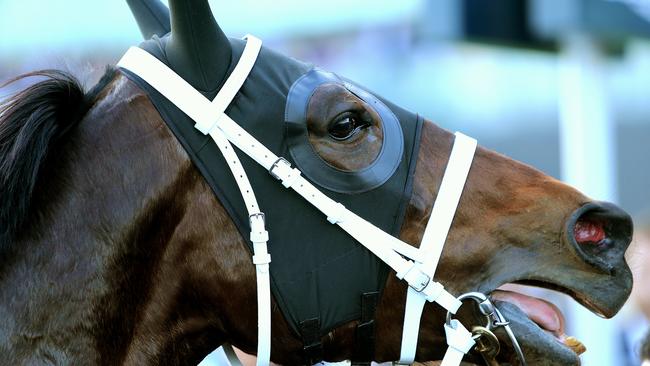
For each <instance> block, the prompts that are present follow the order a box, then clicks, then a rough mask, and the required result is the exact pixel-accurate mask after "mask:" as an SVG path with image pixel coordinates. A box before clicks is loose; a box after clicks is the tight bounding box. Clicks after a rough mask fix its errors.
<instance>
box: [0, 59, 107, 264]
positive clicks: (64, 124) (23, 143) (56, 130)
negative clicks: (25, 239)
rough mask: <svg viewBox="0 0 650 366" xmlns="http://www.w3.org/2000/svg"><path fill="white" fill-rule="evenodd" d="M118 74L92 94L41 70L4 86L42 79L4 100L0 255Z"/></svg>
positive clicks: (0, 109) (66, 77)
mask: <svg viewBox="0 0 650 366" xmlns="http://www.w3.org/2000/svg"><path fill="white" fill-rule="evenodd" d="M114 75H115V69H113V68H108V69H107V71H106V73H105V74H104V76H103V77H102V78H101V80H100V82H99V83H97V84H96V85H95V86H94V87H93V88H92V89H91V90H90V91H85V90H84V88H83V86H82V85H81V83H80V82H79V81H78V80H77V79H76V78H75V77H74V76H72V75H71V74H69V73H67V72H64V71H59V70H41V71H35V72H31V73H27V74H24V75H21V76H18V77H16V78H14V79H12V80H9V81H8V82H7V83H5V84H3V85H2V86H0V87H5V86H7V85H9V84H12V83H14V82H17V81H20V80H24V79H27V78H30V77H41V78H44V80H41V81H38V82H36V83H34V84H33V85H31V86H29V87H27V88H26V89H24V90H22V91H19V92H18V93H16V94H13V95H11V96H9V97H8V98H7V99H5V100H3V101H1V102H0V254H2V255H4V253H5V251H6V250H8V249H9V248H10V243H11V242H13V241H14V240H15V238H16V236H17V235H18V234H19V233H20V232H21V230H23V229H24V226H25V223H26V221H27V217H28V216H29V214H30V211H31V210H32V209H34V208H33V207H31V206H32V196H33V193H34V189H35V187H36V186H37V184H39V178H40V176H41V175H42V174H41V172H42V170H43V169H42V168H43V167H44V165H45V162H46V161H47V160H48V159H51V158H54V157H55V156H56V155H57V148H58V146H59V145H60V143H61V142H63V141H64V140H65V138H66V136H67V135H68V133H69V132H70V131H71V130H73V129H74V127H75V126H77V124H78V123H79V122H80V121H81V120H82V118H83V116H84V115H85V114H86V112H88V110H89V109H90V107H91V106H92V105H93V104H94V103H95V101H96V99H97V96H98V95H99V93H100V92H101V91H102V90H103V89H104V87H105V86H106V85H107V84H108V82H110V81H111V80H112V79H113V77H114Z"/></svg>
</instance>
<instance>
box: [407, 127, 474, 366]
mask: <svg viewBox="0 0 650 366" xmlns="http://www.w3.org/2000/svg"><path fill="white" fill-rule="evenodd" d="M475 152H476V140H475V139H473V138H470V137H467V136H465V135H463V134H461V133H458V132H457V133H456V139H455V141H454V147H453V148H452V150H451V155H450V156H449V162H448V163H447V168H446V169H445V175H444V176H443V178H442V183H440V189H439V190H438V195H437V198H436V201H435V203H434V204H433V208H432V209H431V215H430V216H429V220H428V221H427V226H426V228H425V229H424V236H422V242H421V243H420V251H422V252H424V253H425V258H426V261H425V262H424V263H422V264H420V269H421V270H422V271H423V272H424V273H426V274H427V275H429V276H431V278H433V277H434V275H435V273H436V268H437V267H438V262H439V261H440V256H441V255H442V249H443V248H444V246H445V240H446V239H447V235H448V234H449V229H450V228H451V223H452V221H453V219H454V215H455V213H456V209H457V207H458V203H459V202H460V197H461V195H462V194H463V188H464V187H465V182H466V181H467V175H468V174H469V169H470V167H471V166H472V161H473V160H474V153H475ZM426 300H427V299H426V298H425V297H424V296H422V293H420V292H417V291H414V290H413V288H411V287H409V288H408V292H407V294H406V307H405V310H404V328H403V330H402V349H401V353H400V360H399V363H400V364H410V363H413V360H414V359H415V351H416V349H417V344H418V334H419V330H420V318H421V315H422V310H423V309H424V303H425V302H426Z"/></svg>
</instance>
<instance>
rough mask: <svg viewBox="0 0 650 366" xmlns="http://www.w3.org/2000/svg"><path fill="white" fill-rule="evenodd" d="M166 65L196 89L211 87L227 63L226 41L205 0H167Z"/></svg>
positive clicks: (216, 85)
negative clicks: (168, 25) (167, 38)
mask: <svg viewBox="0 0 650 366" xmlns="http://www.w3.org/2000/svg"><path fill="white" fill-rule="evenodd" d="M169 8H170V10H171V37H170V39H169V41H168V42H167V44H166V46H165V52H166V53H167V60H168V61H169V63H170V65H171V66H172V68H173V69H174V71H176V73H178V75H180V76H181V77H182V78H183V79H185V80H186V81H187V82H188V83H190V84H191V85H192V86H193V87H195V88H196V89H198V90H200V91H214V90H215V89H216V88H217V87H218V86H219V85H221V81H222V80H223V78H224V77H225V76H226V72H227V71H228V68H229V67H230V58H231V57H232V50H231V48H230V42H229V41H228V38H227V37H226V35H225V34H224V33H223V31H222V30H221V28H219V25H218V24H217V22H216V21H215V20H214V16H213V15H212V11H211V10H210V4H208V0H169Z"/></svg>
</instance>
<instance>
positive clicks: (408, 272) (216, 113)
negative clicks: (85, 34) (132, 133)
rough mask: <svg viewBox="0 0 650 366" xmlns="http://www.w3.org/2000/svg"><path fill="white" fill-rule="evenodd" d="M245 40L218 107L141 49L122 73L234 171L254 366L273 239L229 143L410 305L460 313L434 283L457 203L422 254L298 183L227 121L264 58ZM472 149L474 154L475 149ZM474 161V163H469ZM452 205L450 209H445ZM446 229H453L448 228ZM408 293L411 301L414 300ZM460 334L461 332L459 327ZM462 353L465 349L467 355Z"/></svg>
mask: <svg viewBox="0 0 650 366" xmlns="http://www.w3.org/2000/svg"><path fill="white" fill-rule="evenodd" d="M247 38H248V42H247V43H246V48H245V49H244V53H243V54H242V57H241V59H240V61H239V63H238V65H237V67H236V68H235V70H234V71H233V73H232V75H231V76H230V77H229V79H228V80H227V81H226V83H225V85H224V87H223V89H222V90H220V91H219V94H218V95H217V96H216V98H215V99H214V101H210V100H208V99H206V98H205V97H204V96H203V95H202V94H200V93H199V92H198V91H196V90H195V89H194V88H193V87H192V86H191V85H189V84H188V83H187V82H186V81H185V80H183V79H182V78H181V77H180V76H178V75H177V74H176V73H175V72H174V71H172V70H171V69H169V68H168V67H167V66H166V65H165V64H163V63H162V62H161V61H159V60H158V59H156V58H155V57H154V56H152V55H150V54H149V53H147V52H146V51H144V50H141V49H139V48H136V47H132V48H130V49H129V50H128V51H127V53H126V54H125V55H124V57H122V59H121V60H120V62H119V63H118V66H119V67H122V68H124V69H127V70H129V71H131V72H133V73H134V74H136V75H138V76H139V77H140V78H142V79H143V80H144V81H146V82H147V83H148V84H149V85H151V86H152V87H154V88H155V89H156V90H158V92H160V93H161V94H162V95H163V96H165V97H166V98H167V99H168V100H169V101H171V102H172V103H173V104H174V105H176V106H177V107H178V108H179V109H180V110H182V111H183V112H184V113H185V114H187V115H188V116H189V117H190V118H191V119H193V120H194V121H195V122H196V125H195V127H196V128H197V129H198V130H200V131H201V132H202V133H204V134H210V136H211V137H212V138H213V139H214V140H215V142H216V143H217V146H219V149H220V150H221V152H222V153H223V155H224V158H225V159H226V161H227V162H228V164H229V166H230V169H231V170H232V172H233V175H234V176H235V180H236V182H237V185H238V187H239V189H240V191H241V193H242V197H244V201H245V203H246V205H247V210H248V212H249V214H250V218H251V241H252V242H253V247H254V256H253V262H254V263H255V265H256V267H257V285H258V324H259V330H258V354H257V356H258V363H257V364H258V365H267V364H268V363H269V355H270V290H269V280H268V276H269V275H268V272H269V269H268V263H269V262H270V256H269V254H268V252H267V248H266V241H267V240H268V233H267V232H266V230H265V229H264V216H263V214H262V213H261V212H260V211H259V208H258V207H257V201H256V199H255V196H254V194H253V193H252V192H253V191H252V189H251V188H250V183H249V181H248V178H247V177H246V174H245V173H244V170H243V168H242V166H241V163H240V162H239V159H238V158H237V155H236V154H235V152H234V151H233V149H232V146H231V145H230V143H229V142H228V141H230V142H232V143H233V144H234V145H235V146H237V147H238V148H239V149H240V150H241V151H242V152H244V153H245V154H246V155H248V156H249V157H251V158H252V159H253V160H255V161H256V162H257V163H258V164H260V165H261V166H262V167H264V169H266V170H268V171H269V173H270V174H271V175H272V176H273V177H275V178H276V179H278V180H279V181H281V183H282V185H283V186H284V187H286V188H291V189H293V190H294V191H296V192H297V193H298V194H299V195H301V196H302V197H303V198H305V199H306V200H307V201H308V202H309V203H311V204H312V205H313V206H314V207H316V208H317V209H318V210H320V211H321V212H323V213H324V214H325V216H326V217H327V220H328V221H329V222H330V223H332V224H336V225H338V226H340V227H341V228H342V229H343V230H345V231H346V232H347V233H348V234H350V235H351V236H352V237H354V238H355V239H356V240H357V241H358V242H359V243H361V244H362V245H364V246H365V247H366V248H368V249H369V250H370V251H371V252H372V253H373V254H374V255H376V256H377V257H378V258H380V259H381V260H382V261H384V262H385V263H386V264H388V265H389V266H390V267H391V268H392V269H393V270H394V271H395V272H396V274H397V277H398V278H400V279H404V280H405V281H406V282H407V283H408V285H409V295H408V297H407V299H409V298H413V299H417V300H414V301H415V302H421V303H422V304H424V302H425V301H430V302H433V301H435V302H437V303H438V304H439V305H440V306H442V307H443V308H445V309H446V310H447V311H449V312H451V313H456V311H457V310H458V308H459V307H460V305H461V302H460V301H459V300H458V299H456V298H455V297H454V296H453V295H451V294H450V293H448V292H447V291H446V290H445V289H444V287H443V286H442V285H441V284H440V283H438V282H435V281H433V275H434V274H435V268H436V266H437V262H438V260H439V257H440V253H441V251H442V246H443V245H444V240H445V238H446V236H447V231H448V230H449V226H450V224H451V220H452V219H453V215H454V212H455V207H456V205H457V203H458V199H459V197H451V198H449V199H443V197H446V196H445V195H444V194H443V192H442V188H441V192H440V193H439V194H438V199H437V200H436V206H438V205H440V206H441V208H440V209H439V210H440V211H441V213H440V215H441V216H440V218H438V217H437V216H434V214H436V212H438V211H437V210H436V208H435V207H434V211H433V213H432V215H431V218H430V219H429V224H431V223H432V222H435V226H433V227H432V228H431V229H430V226H431V225H429V224H428V225H427V229H426V231H425V236H424V239H423V242H422V246H425V247H423V248H420V249H417V248H415V247H413V246H411V245H409V244H407V243H405V242H403V241H401V240H399V239H397V238H395V237H393V236H391V235H389V234H387V233H385V232H384V231H382V230H381V229H379V228H377V227H376V226H374V225H373V224H371V223H369V222H367V221H366V220H364V219H363V218H361V217H359V216H358V215H356V214H355V213H354V212H351V211H349V210H348V209H346V208H345V207H344V206H343V205H342V204H340V203H338V202H336V201H334V200H332V199H330V198H329V197H328V196H326V195H325V194H323V193H322V192H321V191H320V190H318V189H317V188H316V187H314V186H313V185H312V184H311V183H310V182H309V181H307V180H306V179H304V178H303V177H302V176H301V172H300V170H298V169H296V168H292V167H291V164H289V162H287V161H286V160H285V159H284V158H281V157H278V156H276V155H275V154H274V153H273V152H271V151H270V150H268V149H267V148H266V147H265V146H264V145H262V144H261V143H260V142H259V141H257V140H256V139H255V138H254V137H253V136H251V135H250V134H249V133H248V132H246V130H244V129H243V128H242V127H241V126H239V125H238V124H237V123H236V122H235V121H233V120H232V119H231V118H230V117H228V116H227V115H226V114H225V113H224V111H225V109H226V108H227V106H228V105H229V104H230V102H231V101H232V99H233V97H234V96H235V95H236V93H237V91H238V90H239V89H240V88H241V85H242V84H243V82H244V81H245V80H246V78H247V76H248V74H249V72H250V70H251V68H252V67H253V65H254V63H255V60H256V58H257V55H258V53H259V48H260V45H261V41H259V39H257V38H255V37H253V36H247ZM459 136H460V138H459ZM461 141H462V142H461ZM467 141H470V142H471V141H474V140H473V139H470V138H468V137H466V136H464V135H462V134H460V133H457V134H456V143H455V144H454V150H456V146H464V145H465V144H466V142H467ZM459 142H461V143H459ZM473 144H474V146H476V142H475V141H474V142H473ZM468 145H469V144H468ZM459 151H465V153H462V154H461V153H459V154H461V155H463V156H464V155H465V154H468V153H467V151H469V149H468V148H467V147H464V148H461V147H459ZM453 155H454V154H453V153H452V157H451V158H450V162H449V164H448V168H447V171H450V168H451V169H452V170H457V168H453V166H454V165H455V164H456V163H455V160H456V159H455V158H454V157H453ZM472 156H473V150H472ZM465 159H466V157H465ZM469 161H470V163H471V157H470V160H469ZM464 169H465V168H461V170H464ZM466 169H469V166H467V167H466ZM447 174H448V173H445V178H443V181H444V180H445V179H447V178H446V176H447ZM465 177H466V173H465ZM450 179H451V180H452V182H450V184H452V183H453V182H457V184H458V187H459V188H456V189H455V188H449V189H450V190H451V191H452V193H449V194H452V195H453V194H455V193H454V192H453V191H454V190H459V191H461V192H462V187H463V186H464V182H465V180H464V179H463V180H462V181H460V178H450ZM458 194H460V193H458ZM441 199H443V200H442V201H441V203H440V204H438V200H441ZM447 200H449V201H451V202H446V201H447ZM451 203H453V208H452V207H451V206H452V204H451ZM432 220H436V221H432ZM438 220H440V223H438ZM447 221H448V223H446V222H447ZM438 226H440V227H443V228H445V227H446V228H445V229H444V233H437V232H436V233H431V234H427V232H429V231H437V230H438V228H437V227H438ZM429 237H431V239H428V238H429ZM440 238H441V239H440ZM425 239H426V240H427V241H428V240H431V241H432V242H433V243H434V244H426V243H427V241H425ZM435 243H439V244H435ZM258 250H259V251H258ZM411 293H413V294H414V295H411ZM411 306H412V307H413V308H414V309H418V308H419V309H420V311H419V312H417V311H416V312H414V311H413V310H407V313H406V315H405V316H406V317H407V318H413V319H415V317H416V316H417V319H415V320H414V321H417V323H416V325H415V327H416V328H415V329H416V330H415V337H416V338H415V339H416V340H417V327H418V326H419V318H420V314H421V309H422V305H419V306H418V305H411ZM407 308H408V301H407ZM416 313H417V314H416ZM413 314H416V315H413ZM410 323H411V321H409V324H410ZM412 327H413V325H409V329H411V328H412ZM460 327H462V325H461V326H460ZM405 328H406V324H405ZM463 329H464V328H463ZM405 332H406V329H405ZM450 345H451V343H450ZM451 348H453V346H450V349H451ZM460 348H461V349H462V347H460ZM470 348H471V346H470ZM453 349H458V348H453ZM413 353H414V351H413ZM461 358H462V356H461ZM449 365H451V364H449ZM445 366H447V365H445Z"/></svg>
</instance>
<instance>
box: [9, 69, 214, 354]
mask: <svg viewBox="0 0 650 366" xmlns="http://www.w3.org/2000/svg"><path fill="white" fill-rule="evenodd" d="M54 153H56V154H58V156H57V158H56V159H53V160H55V161H56V162H55V163H54V165H55V166H52V167H48V168H47V169H46V171H45V172H43V175H42V176H41V177H40V178H39V179H40V180H39V181H40V182H42V183H41V184H40V185H39V187H38V188H37V191H36V192H35V197H34V201H33V203H32V207H34V210H33V211H34V214H33V215H32V219H31V220H30V224H29V227H27V228H25V230H23V233H22V234H21V235H20V236H19V238H18V240H17V242H16V243H15V244H16V245H15V248H16V250H15V253H13V255H12V260H11V263H7V264H5V265H4V266H3V270H2V273H1V276H2V281H0V288H1V294H2V295H0V303H2V304H10V305H8V307H7V308H4V307H3V308H2V309H4V311H6V313H5V314H3V315H2V316H1V318H2V319H1V320H0V322H1V323H4V324H2V326H0V329H3V330H7V333H5V334H6V338H5V339H4V341H2V342H0V350H2V349H3V348H5V350H6V351H7V352H4V350H3V352H2V353H3V354H5V355H9V356H8V357H10V359H11V357H14V358H15V359H13V360H11V361H15V362H13V364H24V363H27V364H29V363H31V362H37V361H38V360H40V361H43V360H44V359H51V360H55V361H57V362H55V363H62V364H80V363H84V364H87V363H89V362H91V363H92V361H91V360H92V358H93V355H94V357H95V362H100V361H101V362H102V363H108V364H122V363H124V364H146V363H160V359H156V357H161V358H162V357H163V356H164V353H165V352H166V351H165V350H166V349H167V348H169V347H172V346H173V345H174V344H176V345H177V344H178V343H179V341H178V339H171V338H173V337H174V336H175V337H183V336H185V335H186V333H187V332H186V331H185V329H183V327H184V326H185V325H186V323H185V322H184V321H182V319H183V318H184V317H185V316H186V314H184V312H183V311H182V309H179V308H178V304H177V302H178V301H179V300H180V301H182V300H183V299H184V296H183V295H182V293H183V291H184V287H183V286H184V285H185V284H184V283H183V281H186V280H187V278H186V276H185V273H183V270H184V268H183V263H184V260H186V259H187V258H186V256H187V255H188V252H189V251H190V250H189V249H187V248H185V249H184V248H183V245H181V243H182V242H183V241H188V240H191V239H190V238H189V237H188V236H190V235H196V236H197V237H199V238H202V237H203V236H205V235H207V234H206V233H204V232H201V230H195V231H194V232H191V231H190V230H189V229H188V227H189V225H188V223H189V221H188V220H190V221H191V220H197V219H198V218H197V216H196V215H200V214H203V213H200V212H199V213H196V212H195V213H194V214H193V215H191V214H188V212H187V207H188V205H189V202H194V201H195V197H196V195H205V194H210V192H204V191H205V189H204V185H203V184H197V182H198V181H199V179H200V177H199V176H198V174H197V172H196V170H195V169H193V168H192V167H191V165H190V162H189V159H188V158H187V156H186V154H185V153H184V151H183V150H182V148H181V147H180V146H179V145H178V143H177V142H176V140H175V139H174V137H173V136H172V135H171V133H170V131H169V130H168V129H167V128H166V127H165V126H164V122H163V121H162V120H161V119H160V117H159V116H158V114H157V113H156V111H155V109H154V108H153V106H152V105H151V104H150V102H149V101H148V99H147V97H146V96H145V95H144V93H143V92H142V91H141V90H139V89H137V88H136V87H135V86H134V85H133V84H132V83H130V82H128V81H127V80H126V78H124V77H117V78H116V79H115V80H113V82H112V83H111V84H110V85H109V86H108V87H107V88H106V89H105V90H104V92H103V93H102V95H101V98H100V99H99V100H98V102H97V103H96V104H95V105H94V106H93V108H92V109H91V110H90V111H89V113H88V114H87V115H86V117H85V118H84V120H83V121H82V122H81V123H80V125H79V126H78V128H77V129H76V130H75V131H72V132H71V135H70V136H69V138H68V140H67V141H66V142H65V144H64V145H63V146H60V148H59V149H58V151H55V152H54ZM212 201H214V200H212ZM195 243H197V244H196V245H200V243H202V241H201V240H196V241H195ZM195 249H196V248H195ZM172 313H173V314H172ZM170 319H171V320H170ZM174 320H175V321H174ZM171 321H174V325H175V326H177V327H179V328H178V329H176V332H170V331H169V329H168V328H167V329H164V331H163V329H160V328H161V327H165V326H169V324H170V322H171ZM155 324H158V325H157V326H156V325H155ZM212 326H213V327H218V325H215V324H212ZM165 334H166V335H165ZM145 338H149V339H152V338H153V339H156V342H149V343H148V344H147V343H145V342H143V341H141V340H142V339H145ZM193 341H195V340H193ZM3 343H4V345H2V344H3ZM197 344H198V347H200V346H201V344H202V342H198V341H197ZM195 347H196V346H195ZM9 350H11V352H9ZM18 355H20V356H18ZM179 356H180V357H183V355H182V354H180V355H179ZM75 357H77V358H75ZM43 358H44V359H43ZM185 361H188V360H185ZM170 362H171V363H174V362H173V360H171V361H170ZM10 363H12V362H10Z"/></svg>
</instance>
